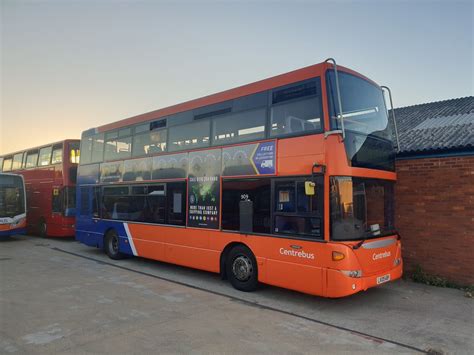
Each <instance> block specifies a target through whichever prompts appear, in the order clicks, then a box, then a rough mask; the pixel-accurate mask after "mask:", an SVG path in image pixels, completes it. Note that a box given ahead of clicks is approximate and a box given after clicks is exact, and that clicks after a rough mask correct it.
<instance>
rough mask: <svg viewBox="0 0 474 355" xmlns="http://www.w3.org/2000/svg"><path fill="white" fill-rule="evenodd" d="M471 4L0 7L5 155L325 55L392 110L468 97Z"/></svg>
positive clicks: (7, 3)
mask: <svg viewBox="0 0 474 355" xmlns="http://www.w3.org/2000/svg"><path fill="white" fill-rule="evenodd" d="M473 4H474V2H473V1H421V0H412V1H383V0H379V1H331V2H329V1H151V0H150V1H146V0H141V1H139V0H136V1H135V0H128V1H113V0H80V1H79V0H43V1H42V0H36V1H33V0H30V1H24V0H0V5H1V7H0V12H1V34H0V36H1V37H0V38H1V47H0V51H1V52H0V61H1V73H0V74H1V75H0V81H1V83H0V84H1V85H0V89H1V91H0V99H1V116H0V155H2V154H5V153H9V152H13V151H16V150H21V149H27V148H30V147H34V146H37V145H41V144H47V143H51V142H54V141H59V140H62V139H66V138H79V137H80V135H81V132H82V131H84V130H86V129H88V128H91V127H97V126H100V125H103V124H106V123H110V122H114V121H117V120H120V119H123V118H127V117H130V116H134V115H138V114H141V113H144V112H148V111H152V110H155V109H158V108H162V107H166V106H170V105H173V104H176V103H180V102H183V101H187V100H190V99H194V98H198V97H201V96H205V95H208V94H212V93H215V92H219V91H222V90H226V89H230V88H233V87H236V86H240V85H243V84H247V83H250V82H254V81H257V80H261V79H264V78H267V77H271V76H274V75H278V74H281V73H285V72H288V71H291V70H294V69H298V68H302V67H305V66H308V65H311V64H316V63H319V62H322V61H324V60H325V59H326V58H328V57H334V58H335V59H336V60H337V62H338V64H341V65H344V66H346V67H349V68H351V69H354V70H356V71H358V72H360V73H362V74H364V75H366V76H367V77H369V78H371V79H372V80H374V81H375V82H377V83H378V84H380V85H387V86H389V87H390V88H391V89H392V93H393V98H394V105H395V107H402V106H408V105H414V104H419V103H424V102H431V101H438V100H445V99H451V98H456V97H464V96H471V95H474V84H473V82H474V74H473V73H474V69H473V65H474V64H473V63H474V50H473V37H474V27H473V26H474V25H473V16H474V14H473V13H474V8H473V6H474V5H473Z"/></svg>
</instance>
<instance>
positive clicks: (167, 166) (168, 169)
mask: <svg viewBox="0 0 474 355" xmlns="http://www.w3.org/2000/svg"><path fill="white" fill-rule="evenodd" d="M152 170H153V172H152V177H153V180H158V179H178V178H186V176H187V175H188V153H178V154H169V155H160V156H157V157H154V158H153V168H152Z"/></svg>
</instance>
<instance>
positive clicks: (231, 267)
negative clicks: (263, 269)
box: [226, 245, 258, 292]
mask: <svg viewBox="0 0 474 355" xmlns="http://www.w3.org/2000/svg"><path fill="white" fill-rule="evenodd" d="M226 268H227V269H226V274H227V277H228V278H229V281H230V283H231V284H232V286H234V287H235V288H236V289H237V290H240V291H244V292H250V291H254V290H256V289H257V286H258V269H257V260H256V259H255V256H254V255H253V253H252V252H251V251H250V249H249V248H247V247H245V246H243V245H238V246H236V247H234V248H232V250H231V251H230V252H229V255H228V258H227V262H226Z"/></svg>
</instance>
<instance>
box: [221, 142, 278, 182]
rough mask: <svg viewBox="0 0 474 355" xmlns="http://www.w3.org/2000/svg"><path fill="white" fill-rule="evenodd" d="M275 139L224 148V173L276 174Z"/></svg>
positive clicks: (231, 174) (226, 174) (225, 174)
mask: <svg viewBox="0 0 474 355" xmlns="http://www.w3.org/2000/svg"><path fill="white" fill-rule="evenodd" d="M275 173H276V144H275V141H269V142H262V143H253V144H245V145H239V146H235V147H229V148H224V149H222V175H223V176H242V175H274V174H275Z"/></svg>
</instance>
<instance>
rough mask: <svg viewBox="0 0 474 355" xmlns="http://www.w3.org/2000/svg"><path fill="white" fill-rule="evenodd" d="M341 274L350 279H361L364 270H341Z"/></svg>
mask: <svg viewBox="0 0 474 355" xmlns="http://www.w3.org/2000/svg"><path fill="white" fill-rule="evenodd" d="M341 272H342V273H343V274H344V275H346V276H349V277H354V278H359V277H362V270H341Z"/></svg>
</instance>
